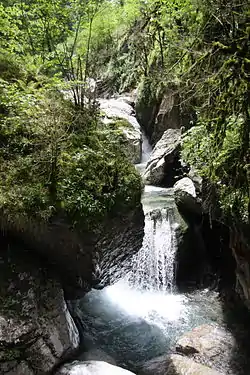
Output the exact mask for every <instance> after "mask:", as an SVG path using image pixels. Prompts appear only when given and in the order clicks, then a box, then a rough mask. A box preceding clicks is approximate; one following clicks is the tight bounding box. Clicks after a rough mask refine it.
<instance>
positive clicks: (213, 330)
mask: <svg viewBox="0 0 250 375" xmlns="http://www.w3.org/2000/svg"><path fill="white" fill-rule="evenodd" d="M176 351H177V352H178V353H181V354H184V355H187V356H189V357H191V358H192V359H194V360H195V361H197V362H200V363H203V364H205V365H208V366H210V367H212V368H215V369H216V370H218V371H222V372H224V373H226V374H228V375H234V374H236V373H237V374H241V373H242V372H241V369H240V364H239V363H235V364H234V363H232V360H233V358H234V357H235V354H236V353H237V344H236V341H235V339H234V337H233V335H232V334H231V333H230V332H229V331H228V330H226V329H224V328H223V327H220V326H218V325H216V324H204V325H201V326H199V327H196V328H194V329H193V330H192V331H190V332H188V333H186V334H185V335H184V336H183V337H182V338H180V339H179V340H178V342H177V345H176ZM238 354H239V355H238V360H239V358H240V353H238ZM235 366H236V367H235ZM238 367H239V368H238Z"/></svg>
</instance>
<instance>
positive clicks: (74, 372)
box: [56, 361, 134, 375]
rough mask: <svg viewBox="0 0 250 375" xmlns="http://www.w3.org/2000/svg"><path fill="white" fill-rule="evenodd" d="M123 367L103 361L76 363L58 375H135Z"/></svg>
mask: <svg viewBox="0 0 250 375" xmlns="http://www.w3.org/2000/svg"><path fill="white" fill-rule="evenodd" d="M133 374H134V373H132V372H130V371H127V370H124V369H123V368H121V367H117V366H113V365H111V364H109V363H106V362H102V361H85V362H79V361H75V362H72V363H70V364H68V365H66V366H64V367H63V368H62V369H61V370H59V371H58V372H57V373H56V375H133Z"/></svg>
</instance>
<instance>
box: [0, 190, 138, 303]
mask: <svg viewBox="0 0 250 375" xmlns="http://www.w3.org/2000/svg"><path fill="white" fill-rule="evenodd" d="M139 198H140V197H139V194H138V202H137V203H135V208H131V210H127V211H126V212H123V213H122V214H121V213H119V212H116V213H114V216H113V217H112V218H111V217H109V218H106V219H105V220H103V221H102V222H97V223H96V225H93V226H92V227H91V228H89V229H84V228H83V229H82V230H81V231H79V230H77V229H75V230H72V227H71V226H70V225H68V224H67V223H66V222H64V221H63V219H60V218H55V219H54V221H53V222H50V223H48V224H47V225H40V224H39V223H37V222H36V221H34V220H33V221H31V220H29V221H27V222H25V223H7V224H6V222H4V224H3V223H1V218H0V225H1V224H2V225H4V228H5V229H7V230H10V231H12V232H14V233H15V237H16V238H17V239H18V240H19V241H20V242H25V243H26V244H28V246H29V248H30V249H31V253H32V256H34V257H39V256H42V257H43V258H45V259H46V260H47V261H48V263H49V264H52V265H55V264H56V268H57V271H58V273H59V274H60V278H61V281H62V285H63V289H64V292H65V297H66V299H67V300H74V299H77V298H81V297H82V296H84V295H85V294H86V292H88V291H89V290H90V289H91V288H95V287H97V288H101V287H104V286H105V285H109V284H110V283H112V282H115V281H116V280H117V277H119V276H121V270H122V269H123V267H126V265H127V264H128V261H129V259H130V258H131V257H132V256H133V255H134V254H135V253H136V252H137V251H139V250H140V248H141V245H142V240H143V235H144V214H143V210H142V206H141V204H140V203H139Z"/></svg>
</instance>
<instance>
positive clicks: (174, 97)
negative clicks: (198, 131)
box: [152, 89, 181, 144]
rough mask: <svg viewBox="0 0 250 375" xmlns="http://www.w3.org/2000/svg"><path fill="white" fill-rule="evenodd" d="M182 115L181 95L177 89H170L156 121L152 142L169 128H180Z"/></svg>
mask: <svg viewBox="0 0 250 375" xmlns="http://www.w3.org/2000/svg"><path fill="white" fill-rule="evenodd" d="M180 128H181V116H180V106H179V95H178V92H177V91H176V89H175V90H171V89H168V90H167V91H166V93H165V94H164V96H163V98H162V101H161V105H160V108H159V111H158V113H157V115H156V119H155V123H154V131H153V134H152V142H153V144H155V143H156V142H158V141H159V139H160V138H161V137H162V135H163V133H164V132H165V131H166V130H167V129H180Z"/></svg>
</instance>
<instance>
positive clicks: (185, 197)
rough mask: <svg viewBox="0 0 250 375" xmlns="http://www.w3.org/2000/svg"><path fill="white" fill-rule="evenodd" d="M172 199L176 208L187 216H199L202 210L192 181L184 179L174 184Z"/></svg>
mask: <svg viewBox="0 0 250 375" xmlns="http://www.w3.org/2000/svg"><path fill="white" fill-rule="evenodd" d="M174 197H175V202H176V205H177V207H178V208H180V209H181V211H184V212H185V213H187V214H189V213H190V214H191V215H192V214H194V215H198V216H201V214H202V208H201V204H200V203H199V201H198V199H197V196H196V190H195V186H194V183H193V181H192V180H191V179H190V178H188V177H184V178H182V179H181V180H179V181H177V182H176V183H175V184H174Z"/></svg>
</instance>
